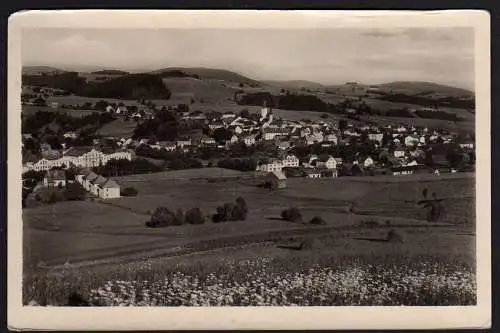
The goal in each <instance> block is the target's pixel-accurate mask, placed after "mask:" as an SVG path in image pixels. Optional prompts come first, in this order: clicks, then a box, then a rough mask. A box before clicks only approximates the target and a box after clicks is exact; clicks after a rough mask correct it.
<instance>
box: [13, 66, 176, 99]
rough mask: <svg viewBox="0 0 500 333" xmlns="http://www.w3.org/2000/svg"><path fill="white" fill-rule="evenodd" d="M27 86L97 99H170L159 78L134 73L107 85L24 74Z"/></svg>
mask: <svg viewBox="0 0 500 333" xmlns="http://www.w3.org/2000/svg"><path fill="white" fill-rule="evenodd" d="M22 80H23V84H24V85H30V86H39V87H48V88H57V89H63V90H65V91H68V92H70V93H72V94H75V95H78V96H84V97H96V98H120V99H141V98H142V99H169V98H170V95H171V93H170V91H169V90H168V89H167V87H166V86H165V84H164V83H163V81H162V79H161V77H160V76H158V75H152V74H130V75H124V76H120V77H117V78H114V79H110V80H107V81H104V82H89V83H87V82H86V81H85V79H84V78H82V77H80V76H79V75H78V73H76V72H68V73H63V74H58V75H47V76H30V75H23V78H22Z"/></svg>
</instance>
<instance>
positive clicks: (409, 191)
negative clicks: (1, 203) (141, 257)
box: [23, 175, 474, 265]
mask: <svg viewBox="0 0 500 333" xmlns="http://www.w3.org/2000/svg"><path fill="white" fill-rule="evenodd" d="M134 177H135V176H134ZM134 177H130V179H129V180H128V182H127V181H123V180H122V181H121V183H122V184H124V185H132V186H134V187H136V188H137V189H138V190H139V195H138V196H137V197H128V198H127V197H124V198H120V199H114V200H109V201H108V204H102V203H98V202H90V201H88V202H64V203H58V204H55V205H53V206H44V207H38V208H33V209H27V210H25V211H24V217H23V218H24V228H25V236H24V237H25V251H26V252H25V253H26V258H29V259H27V260H26V263H25V264H27V265H29V264H30V263H31V264H36V263H37V262H39V261H44V262H46V263H49V264H62V263H63V262H64V261H65V260H66V259H69V260H70V262H74V261H81V260H90V259H97V258H99V257H113V256H118V255H120V254H121V255H122V256H125V257H128V258H132V257H135V256H136V255H137V254H138V253H141V252H144V253H145V254H146V255H148V256H149V255H152V254H153V253H155V251H156V252H157V253H159V254H158V255H161V254H162V253H163V252H164V251H166V250H167V249H169V248H172V247H175V246H176V245H182V244H186V243H192V242H197V241H202V240H208V239H219V241H218V242H216V243H215V245H212V246H216V247H217V246H222V245H223V244H225V243H224V241H222V240H221V238H224V237H236V238H235V240H238V239H245V237H247V236H245V237H243V235H249V234H254V233H264V235H261V236H258V237H257V238H255V239H253V240H252V239H251V241H256V240H265V239H266V236H265V234H268V233H269V232H271V231H272V230H290V229H294V228H297V227H301V228H303V227H304V226H300V225H296V224H293V223H289V222H284V221H280V220H275V218H277V217H279V214H280V212H281V210H282V209H284V208H286V207H289V206H291V205H296V206H299V207H302V209H303V215H304V218H305V220H309V219H311V218H312V217H313V216H315V215H320V216H322V217H323V218H324V219H325V220H326V221H327V223H328V225H327V228H328V227H339V226H349V225H351V226H352V225H356V224H357V223H359V221H360V220H362V219H367V218H370V216H374V217H375V218H377V219H381V220H382V221H384V222H385V221H386V220H390V221H391V223H392V224H393V225H394V224H397V223H404V224H411V225H415V224H416V225H423V224H424V225H425V222H423V221H421V220H418V219H422V218H423V217H424V216H425V214H424V213H423V212H422V211H421V209H419V208H416V206H415V202H414V200H415V196H416V195H415V193H416V190H415V182H410V181H401V182H400V183H387V182H383V181H380V182H379V183H376V184H374V183H372V182H368V183H366V182H364V181H362V180H356V179H353V180H352V181H348V180H346V181H341V180H340V179H339V180H331V181H330V182H327V181H324V182H317V183H316V182H315V180H310V181H309V182H306V181H304V180H303V179H297V180H293V181H290V183H289V188H288V189H286V190H285V191H283V193H280V192H277V193H273V192H270V191H268V190H263V189H259V188H256V187H254V186H250V185H245V184H242V183H241V182H236V181H227V182H220V183H207V182H206V181H205V182H202V181H172V180H161V179H162V178H163V177H158V178H155V177H154V176H153V175H150V177H151V178H152V179H151V180H150V181H149V182H137V181H133V180H134ZM135 178H136V177H135ZM407 179H411V177H407ZM313 182H314V185H313V186H311V185H312V184H313ZM426 184H427V183H426ZM470 185H471V180H460V179H459V180H443V181H434V182H432V183H429V184H427V186H429V188H430V189H429V190H430V191H436V193H437V194H438V196H439V197H447V196H451V195H453V196H456V195H462V196H463V197H464V198H466V200H465V201H467V200H468V201H470V202H473V200H470V198H468V197H467V196H468V195H470V188H471V186H470ZM297 193H300V195H298V194H297ZM239 195H241V196H243V197H245V198H246V200H247V202H248V205H249V207H251V212H250V214H249V216H248V220H247V221H245V222H241V223H224V224H213V223H207V224H205V225H202V226H179V227H171V228H165V229H148V228H146V227H145V226H144V223H145V222H146V220H148V219H149V216H150V215H149V213H150V212H149V213H148V210H150V211H152V210H154V209H155V208H156V207H158V206H167V207H169V208H171V209H177V208H182V209H184V210H185V209H189V208H192V207H200V208H201V209H202V210H203V211H204V212H205V213H207V214H210V213H213V212H214V210H215V208H216V206H217V205H220V204H221V203H223V202H228V201H233V200H234V199H235V198H236V197H237V196H239ZM394 198H397V200H398V201H396V200H395V199H394ZM405 199H408V201H409V202H405V201H404V200H405ZM346 200H348V201H354V202H356V210H357V211H359V212H360V213H361V214H362V215H356V214H346ZM460 200H462V199H460V198H455V199H450V200H449V201H448V202H449V204H448V203H447V205H448V206H447V208H448V209H449V211H452V212H453V214H454V215H453V216H454V217H457V216H460V217H463V216H466V215H469V217H470V219H469V220H468V221H462V220H456V219H453V218H451V219H450V218H447V220H448V221H447V222H451V223H453V224H456V225H457V227H456V229H457V230H459V229H461V228H462V226H469V228H471V227H472V228H473V225H474V216H473V215H474V214H472V212H471V210H472V209H473V207H471V206H470V205H464V202H461V201H460ZM82 212H85V214H84V215H83V214H82ZM355 212H356V211H355ZM366 214H369V216H366ZM471 214H472V215H471ZM453 216H452V217H453ZM408 218H409V219H408ZM416 219H417V220H416ZM463 222H467V223H466V224H463ZM307 228H309V227H307ZM457 232H458V231H457ZM281 234H283V233H282V232H280V233H279V234H278V235H281ZM217 244H218V245H217ZM158 251H159V252H158ZM462 251H463V249H462Z"/></svg>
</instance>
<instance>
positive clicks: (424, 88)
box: [376, 81, 474, 97]
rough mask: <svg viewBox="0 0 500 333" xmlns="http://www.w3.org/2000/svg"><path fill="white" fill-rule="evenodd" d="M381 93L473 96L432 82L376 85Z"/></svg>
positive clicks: (472, 93)
mask: <svg viewBox="0 0 500 333" xmlns="http://www.w3.org/2000/svg"><path fill="white" fill-rule="evenodd" d="M376 86H377V87H378V88H379V89H380V90H381V91H383V92H390V91H391V90H392V92H393V93H395V94H396V93H397V94H407V95H433V94H439V95H446V96H449V97H459V96H470V97H473V96H474V92H472V91H470V90H466V89H462V88H456V87H451V86H447V85H442V84H438V83H433V82H420V81H396V82H390V83H384V84H378V85H376Z"/></svg>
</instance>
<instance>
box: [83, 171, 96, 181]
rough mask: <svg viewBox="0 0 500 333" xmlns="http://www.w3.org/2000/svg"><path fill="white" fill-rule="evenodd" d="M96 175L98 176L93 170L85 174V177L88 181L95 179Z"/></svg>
mask: <svg viewBox="0 0 500 333" xmlns="http://www.w3.org/2000/svg"><path fill="white" fill-rule="evenodd" d="M97 177H99V175H98V174H96V173H94V172H91V173H89V174H88V175H87V176H85V179H87V180H88V181H93V180H94V179H96V178H97Z"/></svg>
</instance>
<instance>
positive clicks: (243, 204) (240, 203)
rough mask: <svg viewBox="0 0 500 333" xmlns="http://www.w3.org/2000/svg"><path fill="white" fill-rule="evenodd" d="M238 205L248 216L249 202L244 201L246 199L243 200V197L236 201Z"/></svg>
mask: <svg viewBox="0 0 500 333" xmlns="http://www.w3.org/2000/svg"><path fill="white" fill-rule="evenodd" d="M236 204H237V205H238V206H239V207H241V209H242V210H243V212H244V213H245V214H247V213H248V205H247V202H246V201H245V199H244V198H242V197H238V198H237V199H236Z"/></svg>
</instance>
